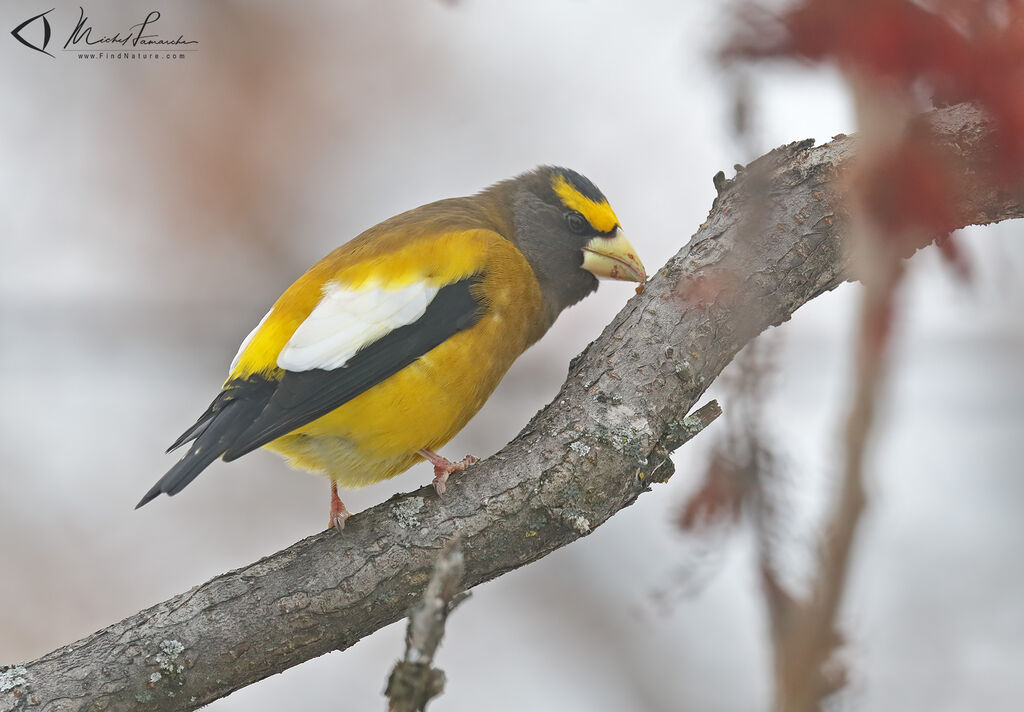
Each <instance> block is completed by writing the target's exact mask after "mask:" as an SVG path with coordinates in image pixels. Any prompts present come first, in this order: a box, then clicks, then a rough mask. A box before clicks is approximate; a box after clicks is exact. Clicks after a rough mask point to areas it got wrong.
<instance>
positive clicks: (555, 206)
mask: <svg viewBox="0 0 1024 712" xmlns="http://www.w3.org/2000/svg"><path fill="white" fill-rule="evenodd" d="M489 191H494V192H498V193H502V194H504V195H503V197H504V199H505V200H507V201H508V204H509V205H510V207H511V223H512V234H511V235H510V236H509V237H510V239H511V240H512V241H513V242H514V243H515V244H516V246H517V247H518V248H519V249H520V250H521V251H522V253H523V254H524V255H525V256H526V259H527V261H529V263H530V266H531V267H532V268H533V272H534V274H535V275H536V277H537V281H538V282H539V283H540V287H541V291H542V292H543V294H544V300H545V302H546V304H547V308H548V316H549V318H550V319H551V321H554V319H555V317H556V316H558V314H559V313H560V312H561V311H562V310H563V309H565V308H566V307H568V306H571V305H573V304H575V303H576V302H578V301H579V300H581V299H583V297H585V296H587V295H588V294H590V293H591V292H593V291H595V290H596V289H597V279H598V277H606V278H610V279H621V280H627V281H633V282H643V281H645V280H646V279H647V275H646V273H645V271H644V266H643V264H642V263H641V262H640V260H639V258H638V257H637V256H636V250H634V249H633V246H632V245H630V244H629V241H627V240H626V238H625V236H624V235H623V234H622V228H621V227H620V226H619V219H618V218H617V217H616V216H615V213H614V211H612V208H611V206H610V205H609V204H608V200H607V199H606V198H605V197H604V195H603V194H602V193H601V191H600V190H598V189H597V186H595V185H594V184H593V183H592V182H591V181H590V180H588V179H587V178H586V177H584V176H582V175H580V174H579V173H577V172H576V171H573V170H570V169H568V168H559V167H557V166H541V167H539V168H537V169H535V170H532V171H529V172H528V173H523V174H522V175H519V176H516V177H515V178H512V179H511V180H507V181H503V182H502V183H499V184H497V185H495V186H493V187H492V188H489V189H488V192H489Z"/></svg>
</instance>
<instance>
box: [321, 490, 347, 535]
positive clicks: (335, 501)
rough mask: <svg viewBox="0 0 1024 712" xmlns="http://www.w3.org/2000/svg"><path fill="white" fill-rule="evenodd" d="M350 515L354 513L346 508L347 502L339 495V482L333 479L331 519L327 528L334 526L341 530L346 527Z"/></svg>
mask: <svg viewBox="0 0 1024 712" xmlns="http://www.w3.org/2000/svg"><path fill="white" fill-rule="evenodd" d="M350 516H352V515H351V514H350V513H349V511H348V510H347V509H345V503H344V502H342V501H341V497H339V496H338V483H337V482H335V481H334V480H331V521H329V522H328V523H327V528H328V529H330V528H332V527H333V528H334V529H337V530H338V531H339V532H340V531H341V530H342V529H344V528H345V520H346V519H348V518H349V517H350Z"/></svg>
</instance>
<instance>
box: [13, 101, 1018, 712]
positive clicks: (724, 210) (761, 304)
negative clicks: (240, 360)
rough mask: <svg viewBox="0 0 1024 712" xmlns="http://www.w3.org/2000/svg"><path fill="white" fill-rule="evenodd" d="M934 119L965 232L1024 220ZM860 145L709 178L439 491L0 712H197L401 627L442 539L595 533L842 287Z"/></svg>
mask: <svg viewBox="0 0 1024 712" xmlns="http://www.w3.org/2000/svg"><path fill="white" fill-rule="evenodd" d="M931 118H932V121H933V123H934V124H935V126H936V130H937V133H938V135H939V136H940V137H941V140H943V141H945V142H948V144H949V147H950V149H951V150H952V151H953V152H954V155H956V156H957V158H958V160H960V161H962V165H961V166H959V167H958V168H959V169H960V170H961V172H962V173H963V174H964V175H970V176H972V177H974V178H975V182H974V183H973V184H972V186H971V190H970V191H969V194H967V195H965V196H964V202H963V204H962V205H961V206H960V208H961V211H962V212H961V214H962V215H964V216H965V219H964V223H965V224H971V223H989V222H995V221H999V220H1004V219H1007V218H1013V217H1021V216H1022V215H1024V190H1020V189H1018V190H1015V191H1012V192H1010V191H1006V190H1000V189H997V188H995V187H993V186H994V185H995V184H994V183H993V182H990V181H988V180H986V179H985V176H986V175H987V168H986V165H987V154H986V151H987V146H988V142H989V141H990V139H991V131H990V129H989V127H988V125H987V124H986V122H985V120H984V119H983V117H982V116H981V115H980V113H979V112H978V111H977V110H975V109H973V108H972V107H969V106H963V105H962V106H957V107H953V108H950V109H944V110H941V111H936V112H933V114H932V117H931ZM854 146H855V139H854V138H853V137H845V136H844V137H839V138H837V139H836V140H834V141H832V142H830V143H828V144H826V145H824V146H821V147H818V148H812V142H810V141H804V142H799V143H793V144H790V145H788V146H784V147H782V148H779V149H776V150H775V151H772V152H771V153H769V154H767V155H766V156H764V157H762V158H760V159H758V160H757V161H755V163H754V164H752V165H751V166H750V167H749V168H748V170H747V171H744V172H741V173H740V174H739V175H738V176H737V178H736V179H734V180H731V181H730V180H720V181H718V182H717V185H718V187H719V195H718V197H717V198H716V200H715V202H714V205H713V206H712V209H711V212H710V215H709V216H708V219H707V221H706V222H705V223H704V224H703V225H701V227H700V229H699V230H698V231H697V233H696V234H695V235H694V237H693V238H692V239H691V240H690V242H689V243H688V244H687V245H686V246H685V247H683V249H682V250H680V251H679V253H678V254H677V255H676V256H675V257H673V258H672V259H671V260H670V261H669V262H668V263H667V264H666V265H665V266H664V267H663V268H662V269H660V270H658V273H657V274H656V275H655V276H654V277H653V278H652V279H651V280H650V282H649V283H648V284H647V287H646V289H645V290H644V291H643V293H642V294H639V295H637V296H636V297H634V298H632V299H631V300H630V301H629V302H628V303H627V304H626V306H625V307H624V308H623V309H622V311H621V312H619V314H618V315H616V317H615V318H614V320H613V321H612V322H611V324H609V326H608V327H607V328H606V329H605V330H604V333H603V334H602V335H601V336H600V338H598V339H597V340H596V341H594V342H593V343H592V344H591V345H590V346H589V347H587V349H586V350H585V351H584V352H583V354H581V355H580V356H578V357H577V358H575V359H573V361H572V363H571V364H570V367H569V375H568V378H567V380H566V382H565V384H564V385H563V386H562V389H561V391H560V392H559V394H558V395H557V396H556V397H555V399H554V400H553V401H552V402H551V404H550V405H548V406H547V407H546V408H545V409H544V410H542V411H541V412H540V413H538V414H537V415H536V416H535V417H534V418H533V420H532V421H531V422H530V423H529V425H527V426H526V428H525V429H524V430H523V431H522V432H521V433H520V434H519V435H518V436H517V437H516V438H515V440H513V441H512V442H511V443H509V444H508V445H507V446H506V447H505V448H503V449H502V450H501V451H500V452H498V453H497V454H495V455H494V456H492V457H490V458H488V459H487V460H486V461H484V462H481V463H479V464H478V465H474V466H473V467H471V468H470V469H469V470H467V471H466V473H465V474H463V475H459V476H457V477H456V478H455V480H454V482H452V484H451V486H450V487H449V492H448V494H447V495H446V496H445V498H444V499H442V500H439V499H438V498H437V497H436V496H435V495H434V494H433V491H432V490H430V489H428V488H426V487H424V488H420V489H419V490H416V491H415V492H410V493H406V494H402V495H398V496H396V497H393V498H391V499H390V500H388V501H387V502H384V503H383V504H380V505H377V506H375V507H373V508H371V509H368V510H366V511H364V512H361V513H359V514H356V515H355V516H353V517H352V518H351V519H349V520H348V522H347V523H346V528H345V531H344V534H343V535H341V536H339V535H337V534H336V533H335V532H333V531H329V532H324V533H321V534H317V535H315V536H312V537H309V538H307V539H304V540H302V541H300V542H298V543H296V544H294V545H292V546H291V547H289V548H288V549H285V550H284V551H281V552H279V553H277V554H274V555H273V556H270V557H267V558H265V559H261V560H260V561H258V562H256V563H254V564H252V565H250V566H246V567H244V568H241V569H238V570H236V571H232V572H229V573H226V574H223V575H221V576H218V577H216V578H214V579H212V580H211V581H209V582H207V583H205V584H203V585H202V586H199V587H197V588H194V589H192V590H191V591H188V592H186V593H183V594H181V595H178V596H175V597H174V598H171V599H170V600H168V601H165V602H163V603H160V604H157V605H155V606H153V607H152V608H149V609H147V610H144V611H141V612H139V613H137V614H135V615H133V616H131V617H129V618H126V619H125V620H123V621H121V622H119V623H115V624H114V625H112V626H110V627H108V628H105V629H103V630H101V631H98V632H97V633H94V634H93V635H91V636H89V637H87V638H85V639H83V640H80V641H78V642H76V643H73V644H71V645H68V646H64V647H61V648H59V649H58V650H55V651H53V652H52V653H49V654H48V655H45V656H43V657H42V658H39V659H38V660H35V661H33V662H30V663H25V664H24V666H23V667H21V668H18V669H17V674H16V675H13V674H9V673H11V671H10V670H7V671H4V670H0V681H7V680H8V678H10V681H9V682H17V681H20V682H17V684H8V682H4V683H3V686H4V690H3V692H0V712H8V711H10V710H18V709H29V708H31V707H33V706H40V705H41V706H43V707H44V708H45V709H47V710H52V711H54V712H55V711H57V710H67V711H71V710H105V711H106V712H115V711H117V710H138V709H142V710H167V711H170V710H192V709H195V708H197V707H199V706H201V705H204V704H207V703H209V702H212V701H213V700H215V699H218V698H220V697H223V696H224V695H227V694H229V693H230V692H232V691H233V690H237V689H239V688H241V687H244V686H246V685H248V684H251V683H253V682H255V681H257V680H261V679H263V678H265V677H268V676H269V675H272V674H275V673H278V672H281V671H283V670H286V669H287V668H289V667H291V666H293V665H297V664H299V663H301V662H303V661H305V660H309V659H310V658H314V657H317V656H319V655H322V654H324V653H326V652H329V651H332V650H341V649H345V648H348V647H350V646H351V645H353V644H354V643H355V642H356V641H358V640H359V639H360V638H362V637H364V636H366V635H369V634H370V633H372V632H373V631H375V630H377V629H379V628H381V627H383V626H385V625H387V624H389V623H393V622H394V621H396V620H399V619H400V618H402V617H403V615H404V614H405V612H406V610H407V609H408V607H409V606H410V604H411V603H413V602H414V601H415V600H416V599H417V598H419V597H420V596H421V595H422V593H423V589H424V587H425V585H426V583H427V581H428V579H429V577H430V572H431V570H432V566H433V563H434V561H435V560H436V558H437V556H438V553H439V552H440V551H441V549H442V548H443V547H444V545H445V543H446V542H447V541H449V540H451V539H452V538H453V537H454V536H459V537H460V539H461V541H462V546H463V552H464V557H465V575H464V578H463V585H464V586H465V587H466V588H471V587H473V586H475V585H477V584H479V583H482V582H484V581H488V580H490V579H493V578H495V577H497V576H500V575H502V574H504V573H507V572H509V571H511V570H513V569H515V568H518V567H519V566H522V565H524V564H528V563H530V562H532V561H535V560H537V559H539V558H541V557H543V556H545V555H547V554H549V553H551V552H552V551H554V550H555V549H558V548H559V547H562V546H565V545H566V544H569V543H571V542H572V541H575V540H576V539H578V538H579V537H581V536H584V535H586V534H588V533H590V532H591V531H593V530H594V528H596V527H598V526H600V525H601V524H602V523H603V522H604V521H606V520H607V519H608V518H609V517H611V516H612V515H613V514H615V513H616V512H618V511H619V510H620V509H622V508H623V507H626V506H628V505H630V504H632V503H633V501H635V500H636V498H637V497H638V496H639V495H640V494H641V493H642V492H645V491H647V490H648V489H649V487H650V483H651V482H652V480H657V481H664V480H667V479H668V477H669V476H670V475H671V473H672V472H673V467H672V463H671V460H670V459H669V457H668V455H669V452H670V451H671V449H672V448H673V447H674V446H676V445H677V444H679V442H680V441H681V440H682V439H684V438H685V436H686V434H692V432H691V430H692V428H691V429H690V430H688V429H687V427H680V423H681V422H682V423H684V426H685V424H686V421H684V420H683V419H682V416H683V415H684V414H685V413H686V412H687V411H689V410H690V408H692V407H693V405H694V404H695V403H696V401H697V399H698V398H699V397H700V395H701V394H702V393H703V392H704V391H705V389H706V388H707V387H708V386H709V385H710V384H711V382H712V381H713V380H714V379H715V378H716V377H717V376H718V374H719V373H720V372H721V371H722V369H723V368H724V367H725V366H726V364H728V363H729V361H730V360H731V359H732V358H733V356H734V355H735V354H736V353H737V352H738V351H739V350H740V349H741V348H742V347H743V345H744V344H746V343H747V342H748V341H750V340H751V339H752V338H753V337H754V336H756V335H757V334H758V333H760V332H761V331H763V330H764V329H766V328H767V327H768V326H770V325H777V324H780V323H782V322H783V321H786V320H787V319H789V317H790V315H791V314H792V313H793V311H794V310H795V309H797V307H799V306H800V305H801V304H803V303H804V302H806V301H808V300H810V299H812V298H814V297H815V296H817V295H819V294H821V293H822V292H824V291H827V290H830V289H833V288H835V287H836V286H837V285H838V284H839V283H840V282H841V281H842V280H843V279H844V274H845V267H846V265H845V260H846V257H845V256H844V251H843V249H842V242H843V233H844V221H845V218H844V212H843V209H842V207H841V206H842V201H841V195H839V190H840V189H839V187H838V184H837V183H836V182H835V181H834V180H833V178H834V177H835V175H836V172H837V170H838V168H839V167H840V166H841V164H842V163H843V162H844V161H846V160H848V159H849V158H850V157H851V155H852V154H853V150H854ZM755 169H756V170H755ZM752 214H756V220H752V219H751V215H752ZM752 224H756V225H766V226H769V228H770V230H769V231H767V232H765V231H764V230H758V231H756V232H755V231H753V230H751V228H750V225H752ZM693 422H694V421H690V424H691V425H692V423H693ZM697 422H703V421H697ZM703 424H706V422H704V423H703ZM693 427H696V426H693Z"/></svg>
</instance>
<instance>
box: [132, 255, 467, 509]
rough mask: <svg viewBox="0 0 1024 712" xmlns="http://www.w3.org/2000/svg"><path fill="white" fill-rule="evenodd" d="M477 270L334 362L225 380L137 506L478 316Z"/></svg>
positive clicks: (372, 379)
mask: <svg viewBox="0 0 1024 712" xmlns="http://www.w3.org/2000/svg"><path fill="white" fill-rule="evenodd" d="M480 279H481V277H480V276H478V275H476V276H473V277H469V278H467V279H463V280H461V281H458V282H454V283H452V284H449V285H445V286H444V287H442V288H441V289H440V290H438V292H437V295H436V296H435V297H434V299H433V300H432V301H431V302H430V304H429V305H427V309H426V311H425V312H424V313H423V316H421V317H420V318H419V319H417V320H416V321H415V322H413V323H412V324H407V325H405V326H401V327H399V328H397V329H395V330H393V331H390V332H388V333H387V334H385V335H384V336H382V337H381V338H380V339H378V340H377V341H374V342H373V343H371V344H368V345H367V346H365V347H363V348H362V349H361V350H360V351H358V352H356V354H355V355H354V356H353V357H352V358H351V359H349V361H348V363H346V364H345V365H344V366H342V367H340V368H336V369H333V370H329V371H328V370H321V369H314V370H311V371H301V372H295V371H285V372H284V375H283V376H282V377H281V378H280V379H279V380H270V379H267V378H265V377H262V376H258V375H254V376H250V377H248V378H245V379H236V380H233V381H230V382H228V383H227V385H226V386H225V387H224V390H223V391H221V393H220V395H218V396H217V398H216V399H215V400H214V401H213V403H212V404H211V405H210V407H209V408H208V409H207V410H206V412H205V413H203V415H202V416H200V418H199V420H198V421H197V422H196V423H195V424H194V425H193V426H192V427H190V428H189V429H188V430H186V431H185V433H183V434H182V436H181V437H180V438H178V440H177V441H176V442H175V443H174V445H172V446H171V449H174V448H175V447H178V446H180V445H183V444H185V443H186V442H188V441H189V440H193V439H194V440H195V442H194V443H193V445H192V447H191V448H190V449H189V451H188V453H186V455H185V457H183V458H182V459H181V460H180V461H179V462H178V463H177V464H176V465H174V467H172V468H171V469H170V470H169V471H168V472H167V474H166V475H164V476H163V477H162V478H161V479H160V481H159V482H157V483H156V484H155V485H154V486H153V487H152V489H150V490H149V492H147V493H146V496H144V497H143V498H142V500H141V501H140V502H139V504H138V505H136V509H137V508H138V507H141V506H142V505H144V504H146V503H147V502H149V501H150V500H152V499H154V498H155V497H157V496H158V495H159V494H161V493H163V492H166V493H167V494H169V495H173V494H177V493H178V492H180V491H181V490H182V489H184V488H185V486H186V485H187V484H188V483H189V482H191V481H192V480H194V479H195V478H196V476H197V475H198V474H199V473H200V472H202V471H203V470H204V469H205V468H206V467H207V466H208V465H209V464H210V463H212V462H213V461H214V460H216V459H217V458H218V457H223V458H224V460H225V461H228V462H230V461H231V460H235V459H237V458H239V457H241V456H242V455H245V454H246V453H249V452H252V451H253V450H255V449H256V448H259V447H262V446H263V445H266V444H267V443H269V442H270V441H271V440H274V439H276V438H279V437H281V436H282V435H285V434H286V433H289V432H291V431H292V430H295V429H296V428H298V427H301V426H303V425H305V424H306V423H309V422H312V421H314V420H316V419H317V418H319V417H320V416H322V415H326V414H327V413H329V412H331V411H332V410H334V409H335V408H337V407H339V406H341V405H344V404H345V403H347V402H348V401H350V400H352V399H353V398H355V397H356V396H358V395H359V394H361V393H363V392H365V391H367V390H369V389H370V388H373V387H374V386H375V385H377V384H378V383H380V382H381V381H383V380H385V379H387V378H388V377H389V376H392V375H394V374H395V373H397V372H398V371H400V370H402V369H403V368H405V367H406V366H408V365H409V364H411V363H412V362H413V361H415V360H416V359H418V358H419V357H420V356H422V355H423V354H425V353H427V352H428V351H430V350H431V349H433V348H434V347H436V346H438V345H440V344H441V343H442V342H444V341H445V340H447V339H448V338H450V337H451V336H453V335H455V334H457V333H458V332H460V331H462V330H464V329H468V328H469V327H471V326H473V325H474V324H476V323H477V321H479V320H480V317H481V315H482V304H481V302H480V300H479V299H478V298H477V297H476V296H475V295H474V294H473V290H472V288H473V286H474V285H475V284H477V283H479V281H480Z"/></svg>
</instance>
